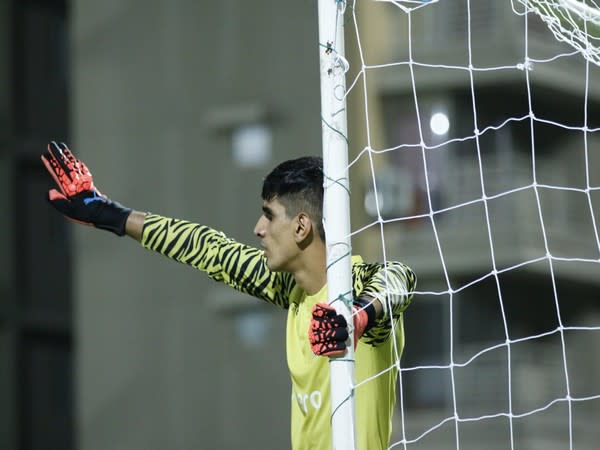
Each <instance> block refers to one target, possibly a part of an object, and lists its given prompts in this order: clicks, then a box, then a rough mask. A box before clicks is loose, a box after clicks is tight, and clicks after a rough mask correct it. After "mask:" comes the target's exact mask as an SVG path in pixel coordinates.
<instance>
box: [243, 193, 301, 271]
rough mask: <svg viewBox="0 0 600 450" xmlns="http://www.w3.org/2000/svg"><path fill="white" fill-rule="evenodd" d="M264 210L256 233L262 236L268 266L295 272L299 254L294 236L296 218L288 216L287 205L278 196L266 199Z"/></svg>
mask: <svg viewBox="0 0 600 450" xmlns="http://www.w3.org/2000/svg"><path fill="white" fill-rule="evenodd" d="M262 211H263V213H262V215H261V216H260V218H259V219H258V222H256V226H255V227H254V234H255V235H256V236H258V237H259V238H260V244H261V246H262V247H263V249H264V254H265V257H266V258H267V266H268V267H269V269H271V270H273V271H283V272H293V268H294V261H295V260H296V257H297V256H298V254H299V248H298V245H297V244H296V240H295V237H294V236H295V234H294V232H295V228H296V225H297V223H296V218H295V217H292V218H289V217H288V216H287V214H286V211H285V207H284V206H283V205H282V204H281V203H280V202H279V200H278V199H277V198H274V199H273V200H271V201H264V202H263V207H262Z"/></svg>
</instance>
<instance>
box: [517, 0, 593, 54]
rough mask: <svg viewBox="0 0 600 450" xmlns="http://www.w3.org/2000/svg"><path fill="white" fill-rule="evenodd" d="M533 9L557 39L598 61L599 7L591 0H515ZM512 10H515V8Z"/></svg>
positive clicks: (528, 9) (527, 9)
mask: <svg viewBox="0 0 600 450" xmlns="http://www.w3.org/2000/svg"><path fill="white" fill-rule="evenodd" d="M514 1H515V2H518V3H520V4H521V5H523V6H525V8H526V11H534V12H535V13H536V14H537V15H538V16H539V17H540V18H541V19H542V20H543V21H544V22H545V23H546V24H547V25H548V28H549V29H550V30H551V31H552V33H553V34H554V36H555V37H556V39H558V40H560V41H563V42H566V43H567V44H569V45H571V46H572V47H574V48H575V49H577V50H578V51H580V52H581V53H582V54H583V55H584V56H585V58H587V59H588V60H589V61H591V62H593V63H594V64H600V28H599V27H600V9H599V8H598V5H597V4H596V2H594V1H593V0H588V1H587V2H586V1H580V0H514ZM515 13H517V14H518V11H517V9H516V8H515Z"/></svg>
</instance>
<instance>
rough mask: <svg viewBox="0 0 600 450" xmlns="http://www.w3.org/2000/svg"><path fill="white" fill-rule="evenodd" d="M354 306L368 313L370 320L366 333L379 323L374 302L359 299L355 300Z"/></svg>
mask: <svg viewBox="0 0 600 450" xmlns="http://www.w3.org/2000/svg"><path fill="white" fill-rule="evenodd" d="M354 306H356V307H357V308H360V309H362V310H363V311H364V312H365V313H367V317H368V320H367V325H366V327H365V329H364V331H365V332H366V331H368V330H369V329H371V328H372V327H373V325H375V322H376V321H377V312H376V311H375V306H373V301H372V300H366V299H364V298H360V297H359V298H357V299H355V300H354Z"/></svg>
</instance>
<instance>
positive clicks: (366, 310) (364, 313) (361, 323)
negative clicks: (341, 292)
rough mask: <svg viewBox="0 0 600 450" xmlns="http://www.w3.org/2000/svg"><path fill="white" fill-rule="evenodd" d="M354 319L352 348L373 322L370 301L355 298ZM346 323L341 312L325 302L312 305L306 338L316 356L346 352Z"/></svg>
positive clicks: (373, 313)
mask: <svg viewBox="0 0 600 450" xmlns="http://www.w3.org/2000/svg"><path fill="white" fill-rule="evenodd" d="M352 318H353V321H354V348H356V344H357V343H358V340H359V339H360V337H361V336H362V335H363V334H364V333H365V331H367V330H368V329H369V328H371V327H372V326H373V324H374V323H375V307H374V306H373V304H372V302H370V301H367V300H363V299H360V298H359V299H357V300H356V301H355V302H354V304H353V305H352ZM346 339H348V323H347V322H346V319H345V318H344V316H342V315H341V314H338V313H337V312H336V310H335V309H334V308H333V307H332V306H331V305H328V304H327V303H317V304H316V305H315V306H313V310H312V320H311V322H310V328H309V329H308V340H309V341H310V345H311V348H312V351H313V353H314V354H315V355H317V356H341V355H343V354H344V353H346Z"/></svg>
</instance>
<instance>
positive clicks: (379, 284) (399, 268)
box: [142, 214, 416, 345]
mask: <svg viewBox="0 0 600 450" xmlns="http://www.w3.org/2000/svg"><path fill="white" fill-rule="evenodd" d="M142 245H143V246H144V247H146V248H147V249H150V250H154V251H156V252H159V253H161V254H163V255H165V256H167V257H168V258H171V259H174V260H176V261H178V262H180V263H183V264H187V265H189V266H192V267H194V268H196V269H198V270H201V271H203V272H205V273H206V274H207V275H208V276H209V277H210V278H212V279H213V280H215V281H219V282H223V283H225V284H227V285H229V286H230V287H232V288H234V289H237V290H239V291H241V292H244V293H246V294H249V295H251V296H253V297H257V298H260V299H262V300H265V301H267V302H269V303H272V304H274V305H277V306H279V307H280V308H284V309H288V308H289V306H290V297H291V294H292V291H293V289H294V288H295V287H297V286H296V282H295V280H294V277H293V275H292V274H290V273H286V272H272V271H271V270H270V269H269V268H268V267H267V262H266V259H265V257H264V255H263V252H262V251H261V250H259V249H257V248H255V247H250V246H248V245H245V244H241V243H239V242H237V241H235V240H233V239H230V238H228V237H227V236H225V234H224V233H222V232H220V231H217V230H215V229H213V228H210V227H207V226H204V225H199V224H195V223H192V222H188V221H185V220H179V219H172V218H168V217H163V216H159V215H157V214H148V215H147V216H146V220H145V221H144V230H143V233H142ZM352 280H353V294H354V296H355V297H359V296H368V297H372V298H377V299H378V300H379V301H380V302H381V303H382V305H383V307H384V315H383V317H382V318H380V319H379V320H378V321H377V323H376V325H375V326H374V327H372V328H371V329H370V330H369V331H368V332H367V333H366V334H365V335H364V336H363V339H364V341H365V342H366V343H368V344H371V345H377V344H379V343H382V342H385V341H386V340H387V339H388V338H389V337H390V335H391V332H392V328H393V327H395V326H396V324H397V323H398V321H399V320H400V319H401V316H402V313H403V312H404V310H405V309H406V308H407V307H408V305H409V304H410V301H411V299H412V292H413V291H414V289H415V287H416V276H415V274H414V273H413V271H412V270H411V269H410V268H409V267H407V266H406V265H405V264H403V263H400V262H395V261H389V262H387V263H386V264H379V263H375V264H365V263H358V264H356V263H355V264H353V265H352ZM294 297H295V296H294Z"/></svg>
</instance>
